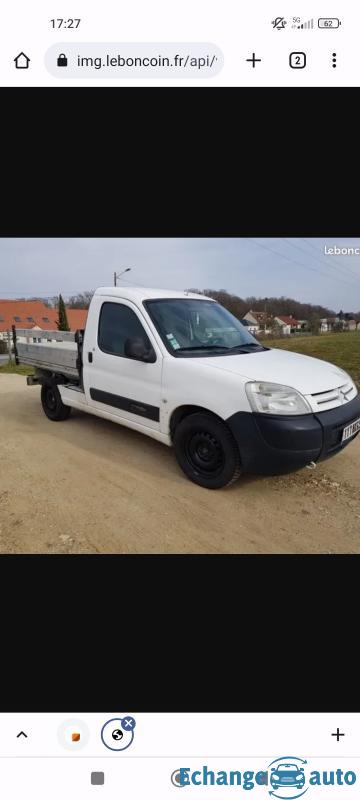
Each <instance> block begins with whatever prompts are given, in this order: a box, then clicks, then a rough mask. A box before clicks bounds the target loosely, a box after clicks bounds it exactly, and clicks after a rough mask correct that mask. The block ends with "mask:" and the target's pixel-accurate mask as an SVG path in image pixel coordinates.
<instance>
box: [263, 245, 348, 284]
mask: <svg viewBox="0 0 360 800" xmlns="http://www.w3.org/2000/svg"><path fill="white" fill-rule="evenodd" d="M249 241H250V242H254V244H257V245H258V247H262V248H263V249H264V250H269V251H270V253H275V255H277V256H280V258H284V259H285V261H291V262H292V264H296V266H297V267H299V266H300V267H303V268H304V269H308V270H310V272H315V273H316V275H323V276H324V277H325V278H329V277H330V278H334V280H341V279H340V278H337V277H335V276H334V275H327V274H326V272H320V270H318V269H313V267H309V265H308V264H304V263H303V262H302V261H295V259H293V258H291V257H290V256H284V254H283V253H279V251H278V250H274V249H273V248H272V247H268V246H267V245H266V244H260V242H259V241H258V240H257V239H252V238H250V237H249ZM342 283H345V281H342ZM348 285H349V286H351V288H352V289H353V288H354V287H353V284H350V283H349V284H348Z"/></svg>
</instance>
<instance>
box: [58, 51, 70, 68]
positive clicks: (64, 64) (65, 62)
mask: <svg viewBox="0 0 360 800" xmlns="http://www.w3.org/2000/svg"><path fill="white" fill-rule="evenodd" d="M57 65H58V67H67V65H68V60H67V58H66V55H65V53H60V55H59V56H58V60H57Z"/></svg>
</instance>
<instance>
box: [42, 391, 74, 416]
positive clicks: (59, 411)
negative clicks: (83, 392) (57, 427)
mask: <svg viewBox="0 0 360 800" xmlns="http://www.w3.org/2000/svg"><path fill="white" fill-rule="evenodd" d="M41 403H42V407H43V409H44V411H45V414H46V416H47V417H48V418H49V419H51V420H52V421H53V422H58V421H59V420H64V419H67V418H68V416H69V414H70V412H71V408H70V406H64V403H63V401H62V399H61V397H60V392H59V389H58V387H57V386H56V383H44V385H43V386H42V387H41Z"/></svg>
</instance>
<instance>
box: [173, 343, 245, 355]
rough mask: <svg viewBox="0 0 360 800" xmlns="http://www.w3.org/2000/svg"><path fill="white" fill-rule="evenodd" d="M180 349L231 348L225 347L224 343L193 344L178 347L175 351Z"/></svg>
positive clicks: (229, 348)
mask: <svg viewBox="0 0 360 800" xmlns="http://www.w3.org/2000/svg"><path fill="white" fill-rule="evenodd" d="M180 350H232V348H231V347H226V345H224V344H195V345H191V347H178V348H177V350H176V352H177V353H178V352H179V351H180Z"/></svg>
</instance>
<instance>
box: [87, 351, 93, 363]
mask: <svg viewBox="0 0 360 800" xmlns="http://www.w3.org/2000/svg"><path fill="white" fill-rule="evenodd" d="M92 360H93V354H92V353H88V361H89V362H90V364H92Z"/></svg>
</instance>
